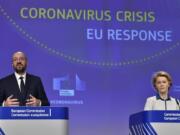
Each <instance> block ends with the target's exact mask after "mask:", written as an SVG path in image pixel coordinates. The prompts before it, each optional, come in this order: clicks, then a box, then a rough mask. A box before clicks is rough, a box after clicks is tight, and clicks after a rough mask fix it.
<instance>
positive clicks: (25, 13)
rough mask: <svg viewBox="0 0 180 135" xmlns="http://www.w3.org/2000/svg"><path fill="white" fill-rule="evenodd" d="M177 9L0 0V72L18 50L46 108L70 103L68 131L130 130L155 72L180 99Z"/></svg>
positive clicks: (115, 134) (101, 134) (78, 134)
mask: <svg viewBox="0 0 180 135" xmlns="http://www.w3.org/2000/svg"><path fill="white" fill-rule="evenodd" d="M179 11H180V1H178V0H174V1H170V0H165V1H164V0H159V1H151V0H146V1H140V0H137V1H127V0H120V1H119V0H113V1H112V0H99V1H92V0H87V1H81V0H77V1H73V0H69V1H63V0H53V1H44V0H19V1H12V0H0V67H1V71H0V77H4V76H6V75H7V74H10V73H12V72H13V70H12V65H11V57H12V54H13V53H14V52H15V51H19V50H20V51H23V52H25V53H26V54H27V56H28V72H29V73H32V74H35V75H38V76H40V77H41V78H42V81H43V84H44V87H45V90H46V93H47V96H48V98H49V100H50V102H51V105H52V106H67V107H69V109H70V134H72V135H119V134H122V135H125V134H128V119H129V115H130V114H132V113H136V112H139V111H142V110H143V108H144V103H145V100H146V98H147V97H148V96H152V95H154V94H155V91H154V89H153V87H152V85H151V76H152V74H153V73H154V72H156V71H158V70H165V71H167V72H169V73H170V74H171V75H172V78H173V87H172V89H171V95H172V96H174V97H176V98H180V97H179V96H180V93H179V92H180V76H179V75H180V70H179V69H180V62H179V58H180V53H179V50H180V42H179V39H180V27H179V24H180V14H179Z"/></svg>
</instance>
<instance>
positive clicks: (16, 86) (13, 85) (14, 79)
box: [10, 74, 20, 93]
mask: <svg viewBox="0 0 180 135" xmlns="http://www.w3.org/2000/svg"><path fill="white" fill-rule="evenodd" d="M10 84H12V87H13V88H14V89H15V90H16V91H17V92H18V93H19V92H20V88H19V85H18V82H17V79H16V76H15V75H14V74H12V80H11V83H10Z"/></svg>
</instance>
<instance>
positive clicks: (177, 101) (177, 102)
mask: <svg viewBox="0 0 180 135" xmlns="http://www.w3.org/2000/svg"><path fill="white" fill-rule="evenodd" d="M176 104H177V105H178V107H179V110H180V106H179V100H178V99H177V98H176Z"/></svg>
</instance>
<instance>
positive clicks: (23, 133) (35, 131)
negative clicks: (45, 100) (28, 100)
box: [0, 107, 68, 135]
mask: <svg viewBox="0 0 180 135" xmlns="http://www.w3.org/2000/svg"><path fill="white" fill-rule="evenodd" d="M0 135H68V108H66V107H0Z"/></svg>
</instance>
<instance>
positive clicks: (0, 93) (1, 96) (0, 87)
mask: <svg viewBox="0 0 180 135" xmlns="http://www.w3.org/2000/svg"><path fill="white" fill-rule="evenodd" d="M3 91H4V90H3V84H2V80H0V106H2V103H3V101H4V92H3Z"/></svg>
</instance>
